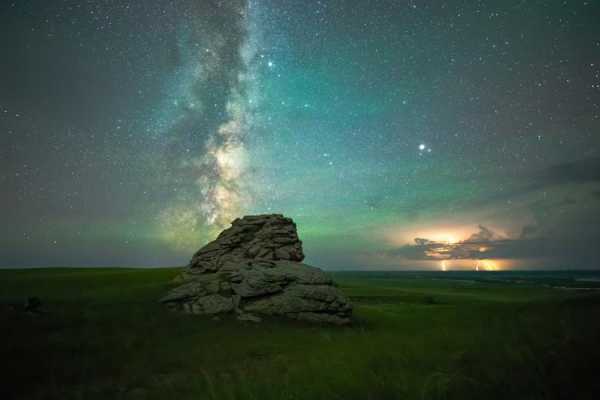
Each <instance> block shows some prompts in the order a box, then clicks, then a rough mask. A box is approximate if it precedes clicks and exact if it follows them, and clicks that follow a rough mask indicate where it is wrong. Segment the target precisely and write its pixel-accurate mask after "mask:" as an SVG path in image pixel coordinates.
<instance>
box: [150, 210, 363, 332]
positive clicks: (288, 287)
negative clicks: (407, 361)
mask: <svg viewBox="0 0 600 400" xmlns="http://www.w3.org/2000/svg"><path fill="white" fill-rule="evenodd" d="M303 259H304V253H303V252H302V242H301V241H300V239H298V234H297V232H296V224H294V222H293V221H292V220H291V219H290V218H286V217H284V216H283V215H280V214H272V215H256V216H246V217H244V218H241V219H236V220H235V221H233V222H232V224H231V228H229V229H226V230H224V231H223V232H221V234H220V235H219V236H218V237H217V238H216V239H215V240H214V241H212V242H210V243H208V244H207V245H206V246H204V247H203V248H201V249H200V250H198V251H197V252H196V254H194V256H193V257H192V260H191V261H190V264H189V266H188V267H187V268H186V270H185V271H184V272H183V273H182V274H181V275H180V276H179V277H178V282H179V283H181V285H180V286H178V287H176V288H174V289H172V290H171V291H170V292H169V293H168V294H167V295H166V296H165V297H163V298H162V299H161V302H162V303H165V304H166V305H167V306H168V307H170V308H173V309H177V310H181V311H184V312H188V313H193V314H208V315H215V314H222V313H236V314H237V316H238V319H240V320H249V321H259V320H260V317H259V316H261V315H262V316H265V315H274V316H284V317H289V318H294V319H301V320H308V321H317V322H329V323H334V324H346V323H349V322H350V315H351V313H352V306H351V305H350V303H349V302H348V300H347V299H346V298H345V297H344V296H343V295H342V294H341V293H340V292H339V291H338V290H337V289H336V288H335V287H334V286H333V282H332V281H331V279H330V278H329V277H328V276H327V275H325V274H324V273H323V272H322V271H321V270H320V269H318V268H315V267H311V266H308V265H306V264H302V263H301V261H302V260H303Z"/></svg>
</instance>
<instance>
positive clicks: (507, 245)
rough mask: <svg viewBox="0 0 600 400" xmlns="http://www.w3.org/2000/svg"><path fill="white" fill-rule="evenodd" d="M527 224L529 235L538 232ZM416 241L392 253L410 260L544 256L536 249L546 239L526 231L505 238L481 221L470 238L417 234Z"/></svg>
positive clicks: (391, 252)
mask: <svg viewBox="0 0 600 400" xmlns="http://www.w3.org/2000/svg"><path fill="white" fill-rule="evenodd" d="M526 228H527V229H525V228H524V232H525V234H526V235H529V236H531V235H532V234H533V233H534V232H535V228H534V227H526ZM414 241H415V244H409V245H405V246H402V247H400V248H397V249H393V250H391V251H390V252H389V253H390V254H391V255H395V256H402V257H404V258H406V259H409V260H476V259H488V258H495V259H501V258H507V259H511V258H522V257H532V256H533V257H535V256H541V255H542V253H540V252H539V251H537V250H536V249H540V248H541V247H543V246H541V247H540V244H541V243H542V239H539V238H533V237H531V238H525V236H524V234H522V235H521V238H519V239H508V238H503V237H502V236H501V235H499V234H498V233H496V232H494V231H493V230H491V229H490V228H487V227H485V226H483V225H479V231H477V232H475V233H473V234H472V235H471V236H469V238H468V239H466V240H463V241H460V242H457V243H449V242H444V241H435V240H429V239H426V238H415V239H414Z"/></svg>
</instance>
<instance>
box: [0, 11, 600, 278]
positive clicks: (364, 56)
mask: <svg viewBox="0 0 600 400" xmlns="http://www.w3.org/2000/svg"><path fill="white" fill-rule="evenodd" d="M0 10H1V13H0V15H1V17H0V24H1V25H2V26H3V27H5V28H4V29H5V31H6V34H4V35H2V36H1V37H0V42H1V44H2V47H1V48H2V49H3V53H4V54H3V57H2V58H3V62H2V63H1V64H0V77H1V78H0V82H2V85H1V90H0V138H1V139H0V140H1V142H0V151H1V152H2V153H1V155H2V156H1V158H0V163H1V164H0V167H1V168H0V184H1V185H2V193H3V195H2V197H1V198H0V206H1V209H2V210H3V211H2V214H1V215H2V220H3V223H2V225H1V228H0V243H1V246H0V248H1V249H2V250H1V253H0V255H1V256H2V262H1V264H2V265H3V266H7V267H8V266H27V265H40V266H43V265H164V264H170V265H176V264H181V263H183V262H185V261H186V260H187V259H188V258H189V256H190V254H191V252H193V251H194V250H196V249H197V248H198V247H199V246H200V245H202V244H203V243H205V242H206V241H207V240H210V239H211V238H212V237H214V235H215V234H216V233H217V232H218V231H219V230H220V229H222V228H223V227H225V226H227V224H228V223H229V222H230V221H231V220H232V219H233V218H235V217H237V216H241V215H243V214H248V213H268V212H278V213H284V214H286V215H288V216H290V217H293V218H294V220H295V221H296V222H297V223H298V228H299V231H300V232H299V233H300V236H301V237H302V239H303V240H304V245H305V251H306V253H307V255H308V256H309V260H308V261H309V262H313V263H315V264H317V265H319V266H323V267H325V268H332V269H333V268H359V269H362V268H371V269H380V268H409V269H410V268H421V267H423V268H439V267H440V261H444V268H447V267H448V266H451V265H452V263H454V262H457V261H456V260H467V261H465V264H464V265H474V264H473V263H470V261H468V260H475V261H477V262H487V264H486V265H492V264H493V263H494V262H495V264H494V265H501V266H502V267H503V268H504V267H506V268H510V267H513V268H529V267H531V268H534V267H535V268H558V267H563V268H565V267H569V268H593V267H595V265H594V262H595V252H594V249H595V243H596V242H597V240H598V239H600V228H598V227H599V226H600V219H599V218H600V174H599V173H598V171H600V154H599V150H600V27H599V26H598V24H597V21H598V19H599V18H600V4H598V3H596V2H593V1H564V2H557V1H542V0H540V1H531V2H529V1H528V2H524V1H521V0H510V1H505V0H487V1H484V0H478V1H473V2H464V1H458V0H447V1H440V2H430V1H414V0H413V1H391V0H377V1H369V2H364V1H347V0H345V1H342V0H330V1H325V0H323V1H310V2H303V1H291V0H290V1H275V0H250V1H244V0H211V1H192V0H183V1H178V2H172V1H168V0H153V1H144V2H134V1H122V0H121V1H117V0H104V1H87V2H76V1H69V0H65V1H61V2H44V1H28V2H12V3H11V2H5V3H3V4H2V5H0ZM482 228H483V229H486V230H488V231H490V232H494V234H495V235H496V236H495V237H494V238H487V239H486V246H485V247H486V248H490V251H489V252H487V253H488V254H486V256H489V257H490V260H487V261H486V260H484V259H483V258H482V256H481V255H480V254H479V253H480V252H479V248H480V247H481V246H480V245H481V243H480V242H479V241H477V243H476V244H477V246H475V245H474V244H473V243H475V242H474V241H473V239H472V238H473V235H477V234H478V233H480V232H481V229H482ZM446 237H453V240H452V241H451V242H452V243H450V241H448V240H446V239H444V238H446ZM415 238H417V239H419V241H418V242H415ZM423 240H424V241H423ZM475 247H477V248H475ZM492 248H493V249H494V250H493V251H492V250H491V249H492ZM108 249H109V250H108ZM436 249H437V250H436ZM440 249H441V253H440V251H438V250H440ZM434 250H435V251H437V253H435V251H434ZM484 253H485V252H484ZM440 254H442V256H440ZM492 259H494V260H496V261H494V260H492ZM456 265H458V264H456ZM461 265H462V264H461ZM482 265H483V264H482Z"/></svg>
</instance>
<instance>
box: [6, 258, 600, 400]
mask: <svg viewBox="0 0 600 400" xmlns="http://www.w3.org/2000/svg"><path fill="white" fill-rule="evenodd" d="M176 273H177V270H174V269H154V270H134V269H91V270H90V269H88V270H84V269H53V270H24V271H0V302H1V303H3V304H7V303H10V302H22V301H23V299H24V298H26V297H27V296H38V297H40V298H41V299H42V301H43V303H44V309H45V311H46V312H45V313H44V314H43V315H41V316H32V315H29V314H26V313H23V312H14V311H9V310H7V309H6V307H5V308H4V309H3V310H2V311H0V327H1V332H2V333H1V336H0V339H1V342H0V343H1V344H0V357H1V358H2V365H3V371H2V387H1V388H0V396H1V398H3V399H11V398H23V399H107V398H110V399H165V398H169V399H192V398H193V399H257V400H258V399H260V400H264V399H344V400H348V399H454V398H456V399H505V398H513V399H559V398H565V399H571V398H588V399H596V398H599V397H598V395H599V394H600V385H599V384H598V379H597V373H598V370H599V367H598V366H599V365H600V348H599V346H598V344H599V339H600V320H599V318H598V315H600V297H599V296H598V295H596V294H594V293H592V292H585V293H580V292H578V291H561V290H556V289H550V288H544V287H539V286H527V285H510V284H499V283H485V282H460V281H443V280H427V279H394V278H389V279H381V278H377V279H375V278H370V277H369V275H362V276H359V277H357V276H356V275H353V274H338V275H336V280H337V281H338V282H339V284H340V288H341V290H343V291H344V292H345V293H346V294H347V295H349V296H350V297H351V298H352V300H353V302H354V305H355V317H356V321H355V323H354V324H353V326H351V327H347V328H337V327H327V326H319V325H310V324H303V323H297V322H286V321H277V320H272V321H264V322H263V323H261V324H241V323H239V322H237V321H235V320H231V319H228V318H224V319H222V320H220V321H214V320H211V319H207V318H202V317H197V316H188V315H180V314H174V313H170V312H167V311H166V310H165V309H163V308H162V307H161V306H160V305H159V304H158V303H157V302H156V299H157V298H159V297H160V296H161V295H162V294H163V293H164V292H165V290H166V289H167V287H168V282H169V280H170V279H171V278H172V277H173V276H174V275H175V274H176Z"/></svg>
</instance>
